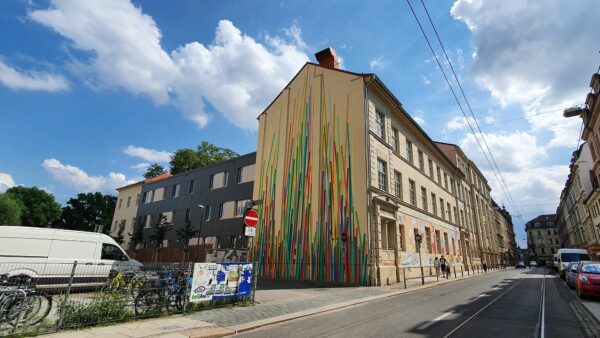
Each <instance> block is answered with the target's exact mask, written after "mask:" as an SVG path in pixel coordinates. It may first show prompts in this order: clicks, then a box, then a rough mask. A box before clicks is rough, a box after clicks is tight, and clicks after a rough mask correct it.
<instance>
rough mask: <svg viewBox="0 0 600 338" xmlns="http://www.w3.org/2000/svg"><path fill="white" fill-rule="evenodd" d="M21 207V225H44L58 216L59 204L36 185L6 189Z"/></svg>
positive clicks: (49, 223)
mask: <svg viewBox="0 0 600 338" xmlns="http://www.w3.org/2000/svg"><path fill="white" fill-rule="evenodd" d="M6 194H7V195H9V196H10V197H11V198H12V199H13V200H15V201H17V203H19V207H20V208H21V225H23V226H34V227H46V226H49V225H51V224H52V223H53V222H54V221H56V220H57V219H59V218H60V212H61V209H60V204H58V203H56V201H55V200H54V196H53V195H52V194H49V193H47V192H45V191H44V190H41V189H38V188H36V187H31V188H26V187H21V186H19V187H12V188H10V189H8V190H7V191H6Z"/></svg>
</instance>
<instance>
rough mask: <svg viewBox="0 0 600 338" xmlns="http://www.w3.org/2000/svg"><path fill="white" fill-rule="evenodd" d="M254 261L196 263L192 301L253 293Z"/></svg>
mask: <svg viewBox="0 0 600 338" xmlns="http://www.w3.org/2000/svg"><path fill="white" fill-rule="evenodd" d="M252 278H253V276H252V263H196V264H194V275H193V278H192V289H191V292H190V302H192V303H194V302H202V301H206V300H213V299H224V298H232V297H245V296H250V295H252Z"/></svg>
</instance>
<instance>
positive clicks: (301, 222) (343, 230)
mask: <svg viewBox="0 0 600 338" xmlns="http://www.w3.org/2000/svg"><path fill="white" fill-rule="evenodd" d="M325 76H326V74H323V75H322V76H320V83H316V85H318V86H319V88H320V93H319V96H320V97H318V98H315V97H312V96H311V92H312V83H309V82H308V76H307V77H306V78H305V79H304V86H303V87H304V88H303V89H302V90H301V93H299V94H300V95H299V96H298V98H297V99H295V100H294V99H290V100H294V101H293V104H291V108H289V109H290V110H291V111H287V110H286V109H283V108H282V111H281V112H279V118H280V119H281V117H282V116H286V115H287V116H288V118H289V123H288V124H287V125H286V126H285V127H286V130H285V131H284V132H283V131H281V130H280V131H279V132H281V133H282V135H283V136H284V138H283V140H282V143H281V144H280V142H279V138H280V137H279V136H280V135H277V134H275V133H274V134H273V135H272V136H270V138H271V140H270V141H271V142H270V143H268V146H265V149H263V150H262V151H263V163H264V164H263V166H262V168H261V172H260V179H259V180H258V182H255V184H259V190H258V191H259V194H260V197H259V198H260V199H262V201H263V203H262V205H260V206H259V208H258V211H259V224H258V226H257V234H256V237H255V238H254V241H253V246H252V250H251V260H253V261H257V262H258V263H259V271H260V275H261V276H267V277H274V278H291V279H307V280H314V281H323V282H333V283H337V282H343V283H353V284H362V285H366V284H367V241H366V234H364V233H362V231H360V226H359V217H358V213H357V211H356V209H355V206H354V196H353V192H352V182H353V180H352V170H351V165H350V164H351V163H352V161H351V153H352V152H351V149H350V140H351V137H352V135H351V133H350V127H349V121H348V113H349V112H348V109H349V106H350V104H349V100H350V97H349V95H346V96H345V97H344V99H345V101H346V102H344V106H345V107H346V109H345V110H346V111H345V112H339V111H338V110H337V109H338V107H339V105H340V102H336V101H335V100H334V99H333V98H332V95H331V92H330V90H327V91H326V88H325V83H324V82H325V81H324V77H325ZM333 97H335V98H338V99H339V98H340V97H341V96H333ZM273 118H275V117H273ZM314 123H318V125H319V128H318V132H319V134H318V135H315V133H314V132H311V131H314V130H315V129H314V128H315V127H314V126H313V124H314ZM279 125H281V124H279ZM361 136H362V135H361ZM355 137H356V136H355ZM313 142H318V149H319V151H318V153H316V154H315V153H313V152H312V151H311V149H315V147H314V145H313V144H312V143H313ZM267 147H268V149H267ZM280 156H283V158H284V165H283V167H279V165H278V159H279V157H280ZM314 166H316V167H317V168H318V170H317V173H318V176H316V177H313V176H312V175H313V174H312V173H313V172H314V169H313V168H314ZM278 182H283V190H282V191H283V193H282V196H276V191H277V190H276V185H277V184H278ZM313 185H315V186H316V187H318V188H317V189H311V187H313ZM313 193H314V194H318V196H313ZM313 201H318V204H317V205H314V204H313ZM276 212H279V213H281V214H280V220H281V222H280V224H276V222H275V219H276V215H275V213H276ZM342 234H343V235H342ZM342 237H345V238H346V242H345V243H343V242H342Z"/></svg>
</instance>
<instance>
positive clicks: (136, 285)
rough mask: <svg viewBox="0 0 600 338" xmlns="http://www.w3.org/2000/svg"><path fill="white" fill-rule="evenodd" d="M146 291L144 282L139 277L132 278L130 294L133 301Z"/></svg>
mask: <svg viewBox="0 0 600 338" xmlns="http://www.w3.org/2000/svg"><path fill="white" fill-rule="evenodd" d="M142 290H144V281H143V280H142V279H141V278H140V277H137V276H134V277H133V278H131V282H130V284H129V293H130V294H131V297H132V298H133V299H136V298H137V296H138V295H139V294H140V292H141V291H142Z"/></svg>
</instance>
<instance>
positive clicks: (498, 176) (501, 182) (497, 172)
mask: <svg viewBox="0 0 600 338" xmlns="http://www.w3.org/2000/svg"><path fill="white" fill-rule="evenodd" d="M406 2H407V4H408V6H409V7H410V10H411V12H412V14H413V16H414V18H415V20H416V21H417V25H418V26H419V29H420V30H421V33H422V34H423V37H424V38H425V41H426V42H427V45H428V46H429V49H430V50H431V53H432V55H433V57H434V59H435V61H436V63H437V65H438V67H439V68H440V71H441V72H442V75H443V76H444V79H445V80H446V83H447V84H448V87H449V88H450V91H451V92H452V96H453V97H454V99H455V100H456V103H457V104H458V107H459V109H460V111H461V112H462V114H463V116H464V117H465V121H466V122H467V124H468V126H469V128H470V129H471V132H472V133H473V136H474V138H475V140H476V141H477V144H478V146H479V148H480V149H481V151H482V154H483V156H484V158H485V160H486V161H487V163H488V165H489V166H490V168H491V169H492V173H493V174H494V176H495V177H496V180H497V181H498V183H499V185H500V188H501V190H502V191H503V193H504V195H505V196H506V197H507V199H508V202H509V203H510V204H511V206H512V208H513V210H515V211H516V213H517V217H518V218H520V219H521V221H523V219H522V218H521V216H520V214H521V213H520V212H519V210H518V208H517V207H516V206H515V203H514V199H513V198H512V195H511V194H510V191H508V186H507V185H506V182H505V181H504V178H503V177H502V174H501V172H500V170H499V169H498V165H497V163H496V161H495V159H494V158H493V155H492V153H491V151H490V148H489V146H488V144H487V141H486V140H485V136H484V134H483V132H482V131H481V128H480V127H479V124H478V123H477V119H476V118H475V115H474V114H473V110H472V108H471V106H470V104H469V102H468V100H467V98H466V95H465V93H464V90H463V89H462V86H461V85H460V80H459V79H458V76H457V75H456V72H455V71H454V67H453V66H452V61H451V60H450V58H449V57H448V54H447V52H446V49H445V48H444V45H443V43H442V41H441V39H440V37H439V34H438V33H437V29H436V28H435V25H434V24H433V21H432V20H431V17H430V15H429V12H428V11H427V7H426V6H425V3H423V1H422V0H421V4H422V5H423V8H424V9H425V12H426V13H427V17H428V18H429V22H430V23H431V25H432V27H433V29H434V32H435V35H436V36H437V39H438V42H439V43H440V46H441V47H442V50H443V51H444V55H445V57H446V61H447V62H448V65H449V66H450V68H451V70H452V74H453V75H454V78H455V80H456V82H457V83H458V86H459V88H460V90H461V93H462V96H463V98H464V99H465V102H466V103H467V106H468V108H469V110H470V111H471V116H472V117H473V119H474V120H475V124H476V125H477V128H478V130H479V134H480V137H481V138H482V139H483V142H484V143H485V145H486V148H487V149H488V152H486V151H485V149H484V148H483V145H482V144H481V141H479V138H478V137H477V133H476V132H475V129H474V128H473V126H472V125H471V122H470V121H469V118H468V116H467V114H466V112H465V110H464V109H463V107H462V104H461V103H460V100H459V99H458V96H457V95H456V92H455V91H454V88H453V86H452V84H451V83H450V80H449V79H448V76H447V75H446V72H444V69H443V67H442V64H441V63H440V60H439V58H438V56H437V54H436V53H435V50H434V49H433V47H432V45H431V42H430V41H429V38H428V37H427V34H426V33H425V30H424V29H423V26H422V25H421V22H420V20H419V18H418V17H417V15H416V13H415V11H414V9H413V7H412V5H411V3H410V0H406ZM488 154H489V157H488ZM490 157H491V160H490ZM492 162H493V164H492Z"/></svg>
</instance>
